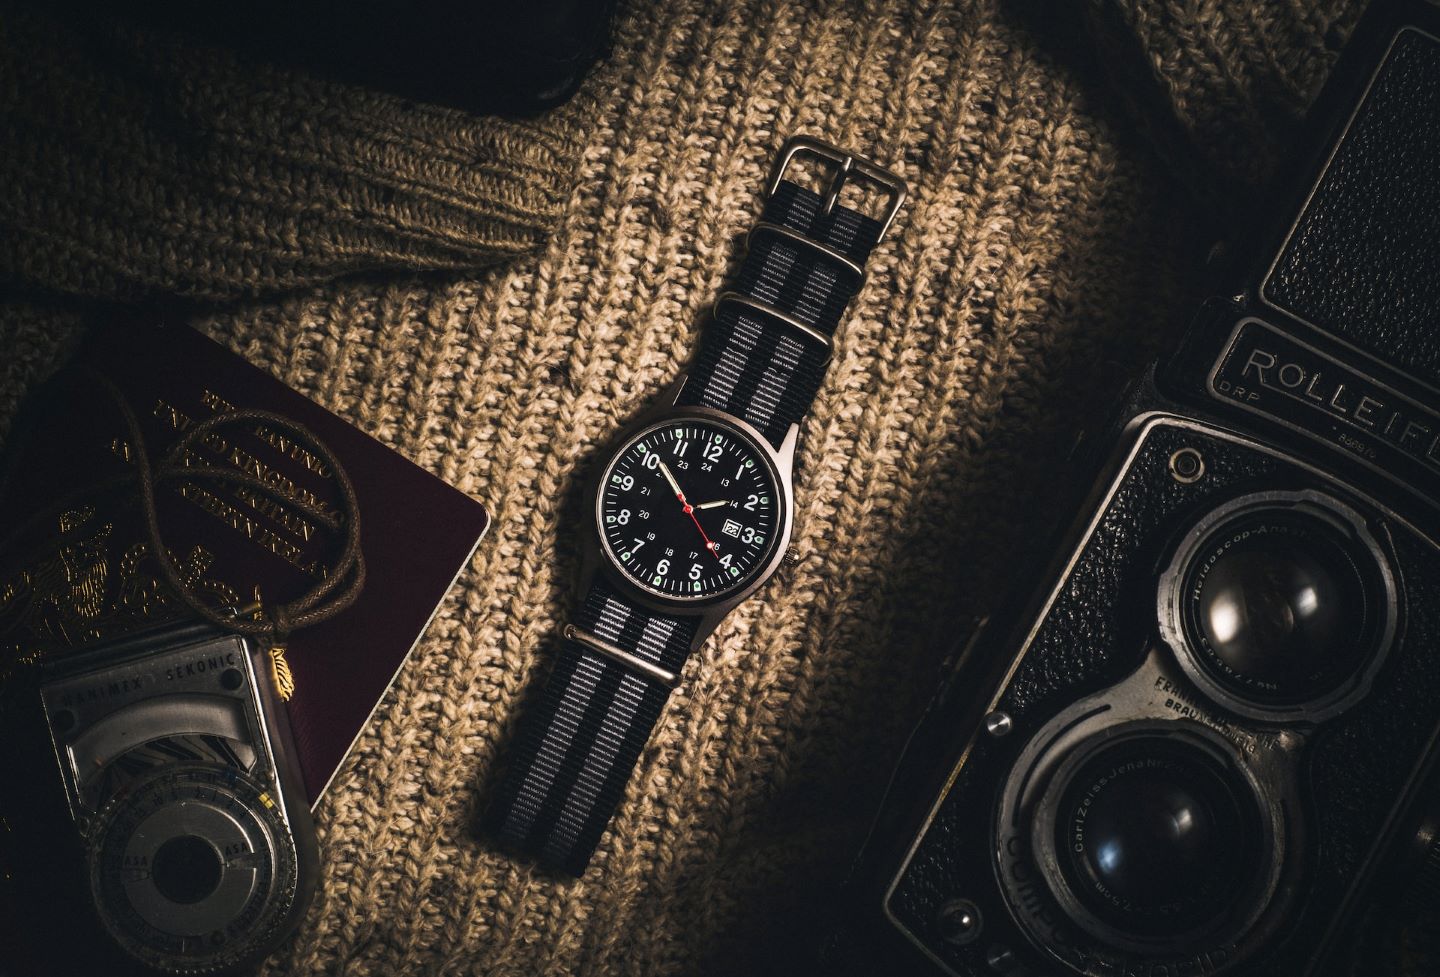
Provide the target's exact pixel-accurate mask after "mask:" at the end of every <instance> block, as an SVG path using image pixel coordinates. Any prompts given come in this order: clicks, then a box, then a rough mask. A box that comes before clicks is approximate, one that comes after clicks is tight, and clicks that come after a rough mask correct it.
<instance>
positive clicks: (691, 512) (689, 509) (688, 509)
mask: <svg viewBox="0 0 1440 977" xmlns="http://www.w3.org/2000/svg"><path fill="white" fill-rule="evenodd" d="M675 498H677V499H679V500H680V504H681V505H683V506H684V507H685V515H687V516H689V517H690V521H691V522H693V523H694V524H695V528H696V529H698V530H700V538H701V539H703V540H705V548H706V549H707V550H709V551H710V555H711V556H713V557H715V559H716V560H717V561H718V560H719V559H720V554H719V553H717V552H716V550H715V544H714V543H712V542H710V537H709V536H706V535H705V527H704V526H702V525H700V520H699V519H696V518H695V507H694V506H693V505H691V504H690V503H689V502H686V501H685V493H684V492H676V493H675Z"/></svg>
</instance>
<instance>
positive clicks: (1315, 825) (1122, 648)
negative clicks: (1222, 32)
mask: <svg viewBox="0 0 1440 977" xmlns="http://www.w3.org/2000/svg"><path fill="white" fill-rule="evenodd" d="M1437 38H1440V7H1437V6H1436V5H1435V4H1432V3H1429V2H1423V0H1414V2H1406V3H1395V4H1388V5H1387V4H1381V5H1378V6H1377V7H1376V9H1374V10H1372V11H1371V12H1370V13H1369V14H1368V15H1367V17H1366V18H1365V20H1364V22H1363V23H1362V26H1361V27H1360V28H1358V29H1357V33H1356V37H1355V39H1354V40H1353V41H1352V43H1351V44H1350V46H1349V47H1348V48H1347V50H1346V52H1345V54H1344V56H1343V57H1342V60H1341V63H1340V65H1339V67H1338V68H1337V69H1336V72H1335V76H1334V78H1333V79H1332V81H1331V82H1330V84H1329V85H1328V86H1327V89H1326V91H1325V93H1324V95H1323V96H1322V99H1321V101H1320V102H1319V103H1317V108H1316V113H1315V115H1314V116H1313V118H1312V126H1313V132H1312V138H1313V140H1314V142H1313V144H1312V145H1311V146H1310V147H1309V148H1308V152H1309V155H1308V156H1306V157H1304V158H1303V160H1302V161H1299V162H1297V167H1298V170H1295V171H1291V172H1290V173H1289V180H1288V182H1286V183H1284V184H1283V186H1284V187H1285V189H1284V191H1283V192H1281V193H1280V194H1277V195H1276V197H1275V203H1274V208H1275V210H1274V214H1273V224H1272V225H1270V226H1269V227H1268V228H1267V229H1265V230H1264V232H1263V233H1261V234H1256V235H1254V236H1252V237H1251V240H1252V241H1253V242H1255V243H1254V244H1252V246H1251V249H1250V250H1249V251H1247V252H1246V253H1245V254H1244V255H1242V256H1241V257H1239V258H1238V259H1237V260H1236V261H1235V262H1234V263H1233V266H1232V267H1231V268H1230V269H1229V275H1230V276H1231V277H1229V278H1228V279H1227V280H1226V282H1225V283H1224V284H1225V288H1224V290H1223V291H1220V292H1218V293H1217V294H1219V295H1223V296H1226V297H1225V298H1218V299H1213V300H1211V301H1208V302H1206V303H1205V304H1204V305H1203V306H1202V308H1201V311H1200V313H1199V315H1198V316H1197V317H1196V318H1195V319H1194V321H1193V324H1192V326H1191V328H1190V329H1189V330H1188V331H1187V334H1186V336H1185V338H1184V342H1183V343H1182V346H1181V348H1180V350H1179V351H1178V352H1177V353H1176V354H1174V355H1173V356H1171V357H1169V358H1168V359H1166V360H1165V361H1163V362H1162V363H1161V364H1159V365H1157V366H1156V367H1154V368H1153V369H1151V370H1150V371H1148V372H1147V375H1146V376H1145V377H1144V378H1143V379H1142V380H1141V381H1140V382H1139V383H1138V384H1137V385H1136V386H1135V387H1134V388H1132V390H1131V391H1130V393H1129V394H1128V395H1127V399H1126V401H1125V404H1124V406H1123V408H1122V410H1121V412H1120V413H1119V415H1118V417H1117V418H1116V419H1115V421H1114V423H1113V426H1112V427H1110V428H1109V429H1108V431H1107V433H1106V434H1105V436H1104V437H1103V438H1102V439H1100V442H1099V443H1098V444H1096V443H1093V442H1092V445H1091V447H1092V448H1093V449H1098V450H1099V451H1100V452H1101V453H1102V454H1103V457H1102V458H1101V459H1100V460H1099V468H1100V472H1101V474H1100V476H1099V479H1098V481H1097V482H1096V483H1095V488H1094V490H1093V492H1092V493H1091V495H1090V496H1089V498H1088V501H1087V503H1086V505H1085V507H1084V508H1083V510H1082V511H1081V515H1080V516H1079V518H1078V520H1077V521H1076V522H1075V523H1074V524H1073V525H1072V527H1071V528H1070V529H1068V530H1067V531H1066V532H1065V533H1064V534H1063V535H1062V537H1061V543H1060V545H1059V546H1058V548H1057V550H1056V551H1055V552H1054V554H1053V557H1054V558H1053V560H1052V561H1051V562H1050V563H1049V564H1048V565H1047V566H1046V567H1045V568H1044V569H1043V572H1042V573H1040V574H1039V575H1038V576H1037V577H1034V578H1032V579H1035V580H1036V581H1037V586H1036V589H1035V590H1034V591H1033V592H1031V593H1029V594H1025V595H1020V596H1019V597H1017V599H1016V600H1015V601H1013V602H1012V604H1011V606H1010V607H1008V608H1007V609H1005V610H1002V611H998V612H996V613H995V614H993V615H992V616H991V618H990V619H989V621H988V622H987V623H986V624H985V625H984V626H983V627H982V628H981V629H980V631H979V633H978V634H976V635H975V636H973V638H972V639H971V641H970V644H969V646H968V648H966V649H965V650H964V651H963V653H962V654H960V655H958V656H957V657H958V666H956V668H955V670H954V671H952V672H951V673H950V674H949V676H948V678H947V682H946V684H945V685H944V686H943V687H942V690H941V692H940V694H939V696H938V697H937V699H936V701H935V703H934V704H933V705H932V707H931V709H930V711H929V713H928V714H927V716H926V718H925V720H924V721H923V722H922V724H921V726H920V727H919V728H918V730H917V733H916V736H915V737H914V738H913V739H912V743H911V746H910V747H909V748H908V749H907V755H906V758H905V760H904V761H902V764H901V767H900V770H899V772H898V773H897V776H896V780H895V782H894V783H893V785H892V788H891V790H890V792H889V794H888V795H887V799H886V803H885V806H884V808H883V810H882V813H881V816H880V818H879V820H878V821H877V824H876V828H875V831H874V833H873V834H872V837H871V839H870V841H869V842H868V843H867V846H866V850H865V852H864V853H863V855H862V858H861V860H860V861H859V863H858V868H857V871H856V874H855V876H854V878H853V879H852V885H851V889H852V892H851V895H852V897H853V898H852V899H851V900H850V908H849V912H850V913H853V914H858V916H847V920H848V923H847V927H846V929H847V933H846V935H845V936H842V937H839V938H837V939H836V940H835V941H834V942H833V943H832V945H831V951H832V953H831V956H832V958H834V959H836V960H842V959H847V958H848V959H852V960H854V959H867V960H868V962H867V963H866V964H864V965H862V966H861V967H860V968H858V969H863V970H867V971H869V972H886V973H909V972H915V973H949V974H954V975H963V977H978V975H989V974H1016V975H1076V974H1080V975H1089V977H1112V975H1113V977H1121V975H1124V977H1132V975H1134V977H1161V975H1164V977H1180V975H1210V974H1230V975H1235V977H1240V975H1245V977H1259V975H1267V977H1271V975H1287V977H1301V975H1318V974H1322V973H1326V972H1328V970H1327V968H1330V967H1332V966H1334V965H1335V962H1336V961H1337V960H1339V959H1340V957H1341V956H1342V954H1341V953H1340V952H1339V951H1340V950H1341V949H1344V950H1345V953H1344V955H1347V956H1348V955H1350V954H1351V952H1352V950H1351V944H1350V943H1349V942H1348V941H1349V940H1350V939H1351V938H1352V937H1353V935H1354V933H1353V931H1354V930H1355V928H1356V927H1357V926H1358V925H1359V921H1360V920H1361V919H1363V918H1364V915H1365V913H1364V909H1365V907H1366V906H1367V905H1369V904H1371V902H1372V900H1374V899H1376V898H1378V897H1379V895H1381V894H1389V893H1391V892H1393V891H1395V890H1396V888H1397V886H1399V885H1400V884H1401V880H1403V876H1404V873H1405V872H1406V871H1407V869H1408V868H1409V867H1411V866H1413V865H1418V864H1421V863H1424V862H1425V861H1426V860H1427V858H1428V859H1429V860H1430V862H1431V865H1432V869H1433V868H1434V867H1437V866H1440V843H1437V845H1436V846H1435V847H1434V848H1433V850H1430V851H1428V852H1427V851H1426V844H1427V843H1428V842H1430V841H1431V840H1432V839H1434V838H1435V837H1437V832H1436V828H1437V825H1440V789H1437V786H1436V783H1435V780H1436V779H1437V778H1434V777H1432V776H1431V768H1432V767H1433V766H1434V763H1435V754H1436V749H1435V742H1436V734H1437V729H1440V544H1437V541H1440V518H1437V516H1440V40H1437ZM861 924H863V925H861ZM859 931H868V932H869V934H870V936H869V938H868V939H867V940H864V941H860V940H857V939H856V938H855V937H854V936H853V933H855V932H859ZM856 943H864V944H866V945H867V947H868V951H869V952H870V953H871V954H872V955H871V956H869V957H868V958H867V957H865V956H864V954H861V953H859V951H851V950H847V949H846V947H847V946H850V945H852V944H856ZM1361 972H1364V973H1367V974H1371V973H1373V974H1376V975H1379V974H1383V973H1386V972H1387V971H1386V970H1384V969H1383V968H1378V966H1376V965H1372V966H1370V967H1368V968H1365V969H1363V970H1362V971H1361Z"/></svg>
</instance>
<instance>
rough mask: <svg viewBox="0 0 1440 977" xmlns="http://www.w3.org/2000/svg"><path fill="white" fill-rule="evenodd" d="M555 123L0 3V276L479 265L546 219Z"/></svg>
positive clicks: (178, 275) (557, 157) (153, 289)
mask: <svg viewBox="0 0 1440 977" xmlns="http://www.w3.org/2000/svg"><path fill="white" fill-rule="evenodd" d="M62 15H63V14H62ZM58 16H61V15H57V17H58ZM562 120H563V115H556V116H552V117H551V119H549V120H547V121H546V122H539V123H537V122H507V121H502V120H499V119H490V118H487V119H477V118H475V117H473V116H470V115H467V114H465V113H463V112H458V111H454V110H451V109H441V108H434V107H429V106H417V105H415V104H414V103H412V102H407V101H406V100H404V99H400V98H396V97H394V96H390V95H381V94H377V93H373V92H368V91H364V90H361V89H357V88H349V87H346V86H342V85H337V84H332V83H328V82H322V81H318V80H316V79H313V78H310V77H308V76H306V75H304V74H302V73H300V72H296V71H289V70H281V69H276V68H270V67H266V66H264V65H257V64H253V63H250V62H249V61H247V60H245V59H242V58H240V57H237V56H235V55H231V54H228V53H225V52H221V51H216V50H212V49H209V48H204V47H200V46H198V45H194V46H192V45H191V44H188V43H185V42H182V41H179V40H176V39H173V38H167V37H157V36H152V35H150V34H147V33H145V32H142V31H132V30H122V29H119V28H116V27H112V26H109V25H107V24H105V23H103V22H94V23H71V22H66V23H62V22H61V21H60V20H58V19H53V20H52V19H51V18H49V17H46V16H43V15H41V14H39V13H37V12H35V11H32V10H28V9H19V8H15V7H13V6H11V5H4V6H0V146H3V147H4V150H3V152H0V283H4V282H6V281H7V280H8V281H10V282H20V283H23V284H25V285H26V286H29V287H36V286H38V287H41V288H45V289H50V290H56V291H64V292H73V293H80V294H83V295H91V296H97V297H104V298H116V297H118V298H137V297H143V296H150V295H157V294H160V295H163V294H180V295H186V296H194V297H199V298H217V297H228V296H235V295H245V294H255V293H259V292H267V291H274V290H276V289H282V288H289V289H293V288H296V287H300V286H305V285H312V284H315V283H317V282H321V281H326V280H328V279H331V278H334V277H336V276H337V275H344V274H352V273H355V272H362V271H377V270H381V271H383V270H392V271H393V270H396V269H404V270H409V271H415V270H427V269H455V268H475V267H478V266H482V265H487V264H494V263H496V262H499V261H504V260H507V259H509V258H512V257H514V256H515V255H518V254H523V253H525V252H528V251H533V250H534V249H535V248H537V247H538V246H539V245H540V244H541V243H542V242H543V241H544V240H545V236H546V234H547V233H548V232H549V231H550V229H551V227H553V226H554V224H555V222H556V221H557V220H558V219H559V217H560V213H561V211H562V209H563V208H564V205H565V202H566V200H567V198H568V196H569V193H570V188H571V181H572V179H573V177H574V171H575V162H576V157H577V155H578V151H579V145H578V144H577V143H575V142H574V141H573V140H571V139H570V138H569V137H568V134H567V133H568V126H566V125H565V124H563V121H562Z"/></svg>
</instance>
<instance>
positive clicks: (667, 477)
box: [660, 461, 685, 502]
mask: <svg viewBox="0 0 1440 977" xmlns="http://www.w3.org/2000/svg"><path fill="white" fill-rule="evenodd" d="M660 472H661V474H663V475H664V476H665V481H667V482H669V483H670V488H672V489H673V490H674V491H675V494H676V495H677V496H679V497H680V501H682V502H683V501H685V493H684V492H682V491H680V484H679V483H678V482H676V481H675V476H674V475H671V474H670V466H668V465H666V464H665V462H663V461H662V462H660Z"/></svg>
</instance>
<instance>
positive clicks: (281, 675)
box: [270, 645, 295, 702]
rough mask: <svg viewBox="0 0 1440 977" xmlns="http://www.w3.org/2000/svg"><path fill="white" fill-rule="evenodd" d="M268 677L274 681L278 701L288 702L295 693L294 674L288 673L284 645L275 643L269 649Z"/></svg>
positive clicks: (288, 668)
mask: <svg viewBox="0 0 1440 977" xmlns="http://www.w3.org/2000/svg"><path fill="white" fill-rule="evenodd" d="M270 677H271V678H272V679H274V681H275V691H276V692H279V693H280V701H282V702H289V701H290V697H291V696H292V695H294V694H295V676H294V675H291V674H290V663H289V662H287V661H286V660H285V646H284V645H276V646H275V647H273V648H271V649H270Z"/></svg>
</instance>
